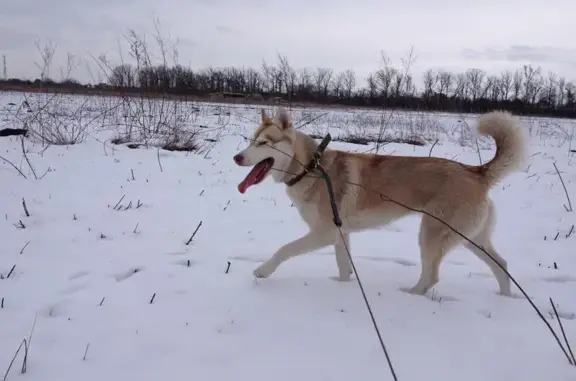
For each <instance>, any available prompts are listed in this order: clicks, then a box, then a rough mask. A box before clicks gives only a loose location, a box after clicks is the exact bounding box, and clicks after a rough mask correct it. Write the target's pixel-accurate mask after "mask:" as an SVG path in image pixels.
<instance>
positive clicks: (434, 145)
mask: <svg viewBox="0 0 576 381" xmlns="http://www.w3.org/2000/svg"><path fill="white" fill-rule="evenodd" d="M438 141H439V140H438V139H436V141H435V142H434V144H432V147H430V152H428V157H431V156H432V150H433V149H434V147H436V144H438Z"/></svg>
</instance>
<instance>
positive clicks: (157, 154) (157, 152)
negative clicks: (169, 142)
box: [156, 147, 164, 172]
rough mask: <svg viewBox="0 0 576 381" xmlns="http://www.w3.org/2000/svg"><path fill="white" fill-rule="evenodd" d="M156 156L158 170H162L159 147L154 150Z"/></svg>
mask: <svg viewBox="0 0 576 381" xmlns="http://www.w3.org/2000/svg"><path fill="white" fill-rule="evenodd" d="M156 158H157V159H158V165H159V166H160V172H164V168H162V161H161V160H160V147H158V150H157V151H156Z"/></svg>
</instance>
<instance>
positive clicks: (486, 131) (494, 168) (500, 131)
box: [478, 111, 526, 185]
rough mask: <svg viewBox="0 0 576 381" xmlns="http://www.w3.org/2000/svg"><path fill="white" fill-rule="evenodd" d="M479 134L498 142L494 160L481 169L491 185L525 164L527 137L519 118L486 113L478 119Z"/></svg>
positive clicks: (503, 114)
mask: <svg viewBox="0 0 576 381" xmlns="http://www.w3.org/2000/svg"><path fill="white" fill-rule="evenodd" d="M478 133H479V134H480V135H484V136H491V137H492V138H493V139H494V140H495V142H496V154H495V155H494V158H493V159H492V160H490V161H489V162H487V163H485V164H484V165H482V166H481V167H480V168H482V170H483V173H484V176H485V177H486V179H487V180H488V182H489V183H490V185H494V184H496V183H497V182H498V181H500V180H502V179H503V178H504V177H506V176H507V175H508V174H510V173H511V172H514V171H516V170H519V169H520V167H521V166H522V165H523V164H524V161H525V160H526V136H525V132H524V131H523V130H522V124H521V123H520V120H519V119H518V118H516V117H514V116H513V115H512V114H510V113H509V112H506V111H492V112H489V113H486V114H484V115H482V116H480V118H479V119H478Z"/></svg>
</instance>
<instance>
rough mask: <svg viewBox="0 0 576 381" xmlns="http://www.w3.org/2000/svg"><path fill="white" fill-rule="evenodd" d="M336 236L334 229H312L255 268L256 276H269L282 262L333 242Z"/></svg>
mask: <svg viewBox="0 0 576 381" xmlns="http://www.w3.org/2000/svg"><path fill="white" fill-rule="evenodd" d="M335 238H336V234H335V232H334V231H333V230H322V231H317V230H316V231H310V232H309V233H308V234H306V235H305V236H303V237H301V238H298V239H297V240H295V241H292V242H290V243H288V244H286V245H284V246H282V247H281V248H280V249H278V251H276V253H274V255H272V257H270V259H268V260H267V261H266V262H264V263H263V264H262V265H260V266H259V267H258V268H257V269H256V270H254V276H255V277H257V278H267V277H269V276H270V275H271V274H272V273H273V272H274V271H276V269H277V268H278V266H280V265H281V264H282V262H284V261H287V260H288V259H290V258H292V257H296V256H298V255H302V254H306V253H309V252H311V251H314V250H318V249H321V248H323V247H326V246H328V245H330V244H333V243H334V242H335Z"/></svg>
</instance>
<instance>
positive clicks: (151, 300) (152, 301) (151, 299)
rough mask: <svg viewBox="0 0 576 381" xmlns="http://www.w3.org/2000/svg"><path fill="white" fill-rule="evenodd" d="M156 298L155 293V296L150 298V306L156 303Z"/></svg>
mask: <svg viewBox="0 0 576 381" xmlns="http://www.w3.org/2000/svg"><path fill="white" fill-rule="evenodd" d="M155 298H156V293H154V295H152V298H150V304H152V303H154V299H155Z"/></svg>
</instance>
